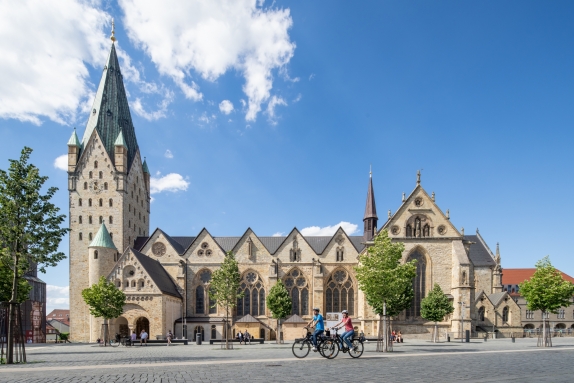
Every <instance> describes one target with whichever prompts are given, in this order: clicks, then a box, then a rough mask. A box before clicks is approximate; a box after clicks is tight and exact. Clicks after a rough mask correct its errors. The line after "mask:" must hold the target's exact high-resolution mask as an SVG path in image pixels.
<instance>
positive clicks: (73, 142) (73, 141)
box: [68, 128, 82, 148]
mask: <svg viewBox="0 0 574 383" xmlns="http://www.w3.org/2000/svg"><path fill="white" fill-rule="evenodd" d="M68 146H77V147H78V148H79V147H81V146H82V145H81V144H80V140H79V139H78V135H77V134H76V128H74V132H73V133H72V137H70V139H69V140H68Z"/></svg>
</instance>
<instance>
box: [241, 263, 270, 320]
mask: <svg viewBox="0 0 574 383" xmlns="http://www.w3.org/2000/svg"><path fill="white" fill-rule="evenodd" d="M239 293H243V297H242V298H239V299H238V300H237V315H238V316H243V315H247V314H251V315H253V316H257V315H265V287H264V286H263V282H262V281H261V277H260V276H259V274H257V273H256V272H255V271H248V272H247V273H245V274H244V275H243V279H242V280H241V285H239Z"/></svg>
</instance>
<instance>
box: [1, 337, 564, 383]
mask: <svg viewBox="0 0 574 383" xmlns="http://www.w3.org/2000/svg"><path fill="white" fill-rule="evenodd" d="M553 343H554V347H552V348H551V349H540V348H537V347H536V339H517V340H516V343H511V341H510V340H507V339H504V340H502V339H501V340H491V341H488V342H486V343H485V342H482V341H481V342H478V341H473V342H471V343H458V342H452V343H440V344H433V343H430V342H424V341H412V342H410V343H405V344H401V345H398V346H395V351H394V352H393V353H389V354H384V355H383V354H381V353H376V352H374V349H375V345H374V344H372V343H371V344H368V345H367V346H366V349H365V353H364V354H363V357H361V358H360V359H351V358H350V357H349V356H348V355H346V354H342V353H341V354H339V356H338V357H337V358H336V359H335V360H325V359H323V358H321V357H319V356H318V355H317V354H314V353H311V354H310V355H309V356H308V357H307V358H306V359H301V360H299V359H296V358H294V357H293V355H292V354H291V345H290V344H285V345H276V344H265V345H251V346H238V345H235V349H234V350H229V351H226V350H221V349H220V348H219V346H214V345H202V346H197V345H189V346H183V345H174V346H170V347H166V346H165V345H153V346H152V345H150V346H148V347H139V346H135V347H131V348H125V347H118V348H111V347H106V348H104V347H98V346H94V345H85V344H84V345H79V344H72V345H45V346H40V345H38V346H34V347H28V348H27V355H28V362H29V363H28V364H25V365H14V366H5V365H3V366H1V367H0V382H30V383H33V382H162V383H164V382H243V383H245V382H297V381H308V380H319V381H324V380H325V379H327V380H331V381H355V382H357V381H358V382H361V383H363V382H365V383H366V382H381V381H392V382H567V381H568V382H570V381H572V376H573V375H574V364H573V363H572V360H573V359H574V338H555V339H553Z"/></svg>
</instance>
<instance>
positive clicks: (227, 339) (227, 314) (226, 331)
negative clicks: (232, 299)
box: [225, 305, 229, 350]
mask: <svg viewBox="0 0 574 383" xmlns="http://www.w3.org/2000/svg"><path fill="white" fill-rule="evenodd" d="M225 349H226V350H229V306H227V305H226V306H225Z"/></svg>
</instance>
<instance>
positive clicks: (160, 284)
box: [130, 248, 181, 298]
mask: <svg viewBox="0 0 574 383" xmlns="http://www.w3.org/2000/svg"><path fill="white" fill-rule="evenodd" d="M130 251H131V252H132V254H133V255H134V256H135V257H136V258H137V260H138V262H139V263H140V265H141V266H142V267H143V268H144V269H145V271H146V272H147V273H148V275H149V277H150V278H151V279H152V281H153V282H154V283H155V285H156V286H157V288H158V289H159V290H160V291H161V292H162V293H164V294H167V295H172V296H174V297H177V298H181V294H180V293H179V291H177V287H176V286H175V283H174V282H173V280H172V279H171V277H170V276H169V274H168V273H167V271H166V270H165V269H164V268H163V266H162V265H161V263H159V262H158V261H156V260H155V259H152V258H150V257H148V256H147V255H145V254H142V253H140V252H139V251H137V250H135V249H134V248H130Z"/></svg>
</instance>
